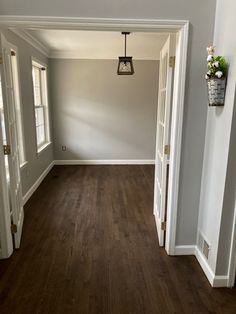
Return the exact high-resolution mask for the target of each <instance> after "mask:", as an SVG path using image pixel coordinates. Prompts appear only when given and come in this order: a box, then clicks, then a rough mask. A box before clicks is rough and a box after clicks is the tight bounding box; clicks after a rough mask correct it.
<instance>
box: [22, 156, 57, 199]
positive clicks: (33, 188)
mask: <svg viewBox="0 0 236 314" xmlns="http://www.w3.org/2000/svg"><path fill="white" fill-rule="evenodd" d="M53 166H54V161H52V162H51V164H50V165H49V166H48V167H47V168H46V169H45V170H44V172H43V173H42V174H41V176H40V177H39V178H38V179H37V180H36V181H35V183H34V184H33V185H32V186H31V188H30V189H29V190H28V191H27V192H26V193H25V195H24V196H23V205H25V203H26V202H27V201H28V200H29V199H30V197H31V196H32V195H33V194H34V192H35V191H36V190H37V188H38V187H39V185H40V184H41V182H42V181H43V179H44V178H45V177H46V175H47V174H48V173H49V171H50V170H51V169H52V167H53Z"/></svg>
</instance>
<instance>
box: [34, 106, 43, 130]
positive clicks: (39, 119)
mask: <svg viewBox="0 0 236 314" xmlns="http://www.w3.org/2000/svg"><path fill="white" fill-rule="evenodd" d="M35 121H36V127H37V126H40V125H44V109H43V107H38V108H35Z"/></svg>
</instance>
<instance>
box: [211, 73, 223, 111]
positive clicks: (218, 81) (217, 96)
mask: <svg viewBox="0 0 236 314" xmlns="http://www.w3.org/2000/svg"><path fill="white" fill-rule="evenodd" d="M207 90H208V101H209V106H224V101H225V90H226V78H210V79H208V80H207Z"/></svg>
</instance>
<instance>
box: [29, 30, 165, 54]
mask: <svg viewBox="0 0 236 314" xmlns="http://www.w3.org/2000/svg"><path fill="white" fill-rule="evenodd" d="M27 32H28V33H30V35H31V36H32V37H34V38H36V39H37V40H38V41H39V42H40V43H42V44H43V45H44V46H46V47H47V48H48V49H49V51H50V52H49V56H50V57H51V58H78V59H117V58H118V56H122V55H124V35H121V33H119V32H108V31H99V32H96V31H75V30H28V31H27ZM167 36H168V34H167V33H141V32H137V33H131V34H130V35H129V36H127V55H129V56H133V58H134V59H136V60H137V59H139V60H158V59H159V54H160V50H161V47H162V46H163V44H164V42H165V40H166V38H167Z"/></svg>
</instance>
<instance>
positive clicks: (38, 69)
mask: <svg viewBox="0 0 236 314" xmlns="http://www.w3.org/2000/svg"><path fill="white" fill-rule="evenodd" d="M42 68H44V67H43V66H41V65H38V64H37V65H35V64H34V63H33V65H32V69H33V71H32V72H33V73H32V74H33V89H34V109H35V128H36V141H37V148H38V150H39V149H40V148H42V146H44V145H45V144H47V143H48V142H49V121H48V104H47V77H46V75H47V74H46V69H45V68H44V70H42ZM43 72H45V73H43Z"/></svg>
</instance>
